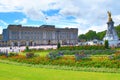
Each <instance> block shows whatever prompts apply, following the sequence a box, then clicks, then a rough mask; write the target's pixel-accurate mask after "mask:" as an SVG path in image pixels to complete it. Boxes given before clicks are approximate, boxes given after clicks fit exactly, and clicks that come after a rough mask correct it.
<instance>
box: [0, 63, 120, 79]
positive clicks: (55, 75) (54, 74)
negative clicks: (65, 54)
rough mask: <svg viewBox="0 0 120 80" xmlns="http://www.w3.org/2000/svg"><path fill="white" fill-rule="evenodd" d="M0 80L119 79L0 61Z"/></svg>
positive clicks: (117, 75)
mask: <svg viewBox="0 0 120 80" xmlns="http://www.w3.org/2000/svg"><path fill="white" fill-rule="evenodd" d="M0 80H120V74H119V73H98V72H82V71H68V70H54V69H44V68H35V67H26V66H18V65H13V64H5V63H0Z"/></svg>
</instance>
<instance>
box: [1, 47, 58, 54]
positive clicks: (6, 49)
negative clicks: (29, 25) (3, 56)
mask: <svg viewBox="0 0 120 80" xmlns="http://www.w3.org/2000/svg"><path fill="white" fill-rule="evenodd" d="M25 48H26V46H22V47H0V52H4V53H6V52H21V51H23V50H25ZM56 48H57V46H56V45H41V46H30V47H29V49H56Z"/></svg>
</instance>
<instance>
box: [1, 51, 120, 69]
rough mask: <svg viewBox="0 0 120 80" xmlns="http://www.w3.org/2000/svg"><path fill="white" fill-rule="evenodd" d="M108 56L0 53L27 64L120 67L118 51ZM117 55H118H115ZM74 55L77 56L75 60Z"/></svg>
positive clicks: (119, 53)
mask: <svg viewBox="0 0 120 80" xmlns="http://www.w3.org/2000/svg"><path fill="white" fill-rule="evenodd" d="M50 55H51V54H50ZM112 56H113V58H112V59H111V58H110V56H101V57H100V56H99V57H87V58H86V55H85V54H79V56H78V55H75V56H74V55H73V56H66V55H65V56H59V57H60V58H55V59H51V58H50V57H45V56H35V57H31V58H27V57H26V55H14V56H6V55H1V56H0V59H3V60H4V59H5V60H6V59H7V60H11V61H15V62H20V63H28V64H43V65H60V66H75V67H97V68H102V67H104V68H120V59H119V56H120V52H117V53H116V54H115V55H112ZM117 56H118V57H117ZM76 57H77V58H78V59H77V60H76Z"/></svg>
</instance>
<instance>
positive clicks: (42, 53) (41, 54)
mask: <svg viewBox="0 0 120 80" xmlns="http://www.w3.org/2000/svg"><path fill="white" fill-rule="evenodd" d="M50 51H51V50H41V51H35V52H33V53H35V54H38V55H40V56H46V55H47V54H48V53H49V52H50ZM25 53H28V52H20V54H22V55H25Z"/></svg>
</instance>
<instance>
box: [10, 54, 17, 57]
mask: <svg viewBox="0 0 120 80" xmlns="http://www.w3.org/2000/svg"><path fill="white" fill-rule="evenodd" d="M17 55H18V54H17V53H9V56H10V57H11V56H17Z"/></svg>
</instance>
